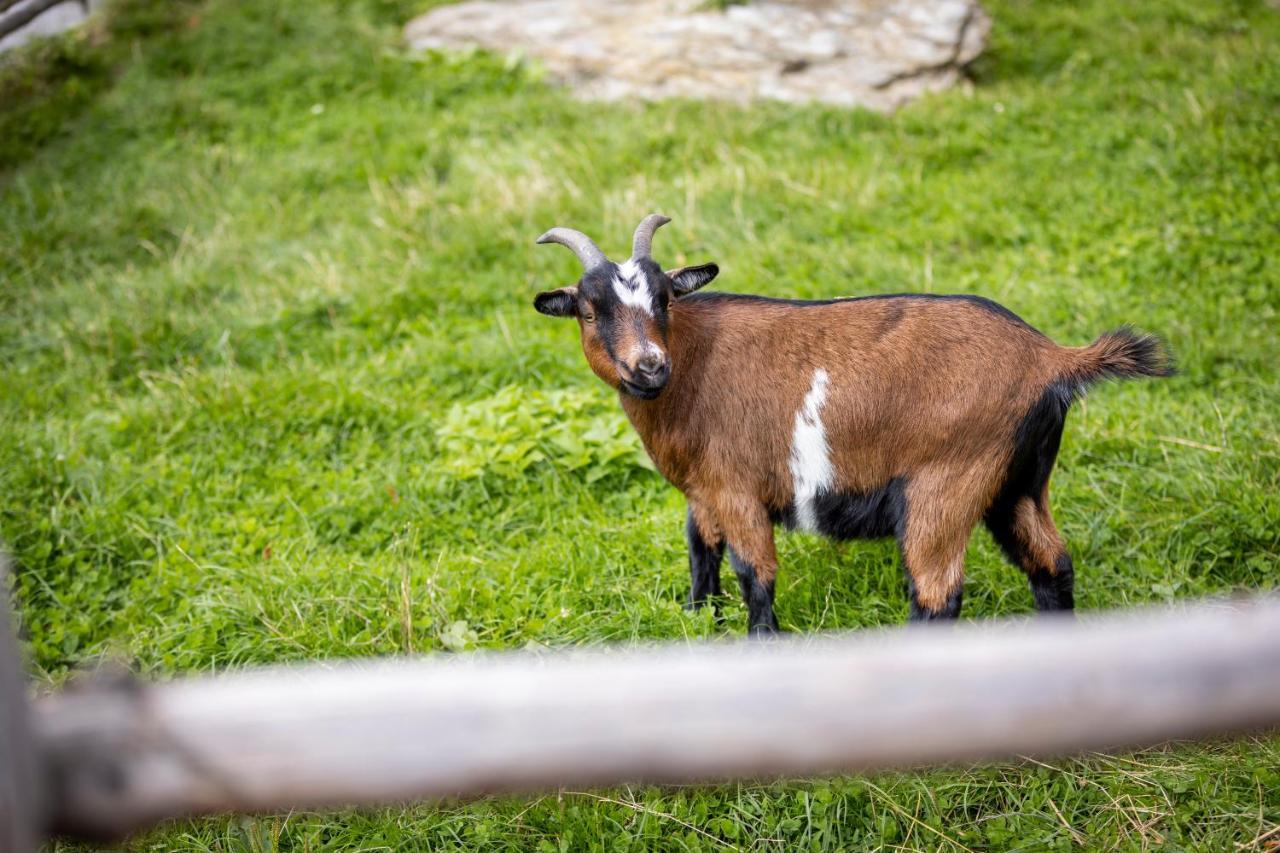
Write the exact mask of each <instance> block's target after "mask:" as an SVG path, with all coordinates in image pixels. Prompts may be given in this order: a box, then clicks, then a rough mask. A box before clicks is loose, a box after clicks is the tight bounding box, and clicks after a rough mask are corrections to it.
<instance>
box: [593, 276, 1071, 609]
mask: <svg viewBox="0 0 1280 853" xmlns="http://www.w3.org/2000/svg"><path fill="white" fill-rule="evenodd" d="M669 316H670V332H669V335H668V339H667V340H668V346H669V350H670V353H671V358H672V374H671V381H670V383H669V384H668V386H667V388H666V390H665V391H664V392H663V394H662V395H661V396H660V397H659V398H658V399H655V400H639V399H635V398H632V397H628V396H626V395H623V396H622V406H623V409H624V410H625V411H626V413H627V416H628V417H629V418H630V419H631V422H632V424H634V426H635V428H636V430H637V432H638V433H639V434H640V437H641V439H642V441H643V442H644V445H645V449H646V450H647V451H648V453H649V455H650V456H651V457H652V458H653V461H654V463H655V464H656V465H657V467H658V470H659V471H661V472H662V474H663V476H665V477H666V478H667V479H668V480H669V481H670V482H671V483H672V484H674V485H675V486H676V487H677V488H679V489H680V490H681V491H682V492H684V493H685V495H686V496H687V497H688V499H689V504H690V506H691V507H692V508H693V513H694V518H695V520H696V522H697V525H698V528H699V530H700V532H702V534H703V536H704V538H706V539H707V540H708V541H709V542H716V541H719V534H721V533H722V534H723V536H724V538H725V539H727V541H728V543H729V545H730V546H731V547H732V548H734V550H735V551H737V553H738V554H739V555H741V556H742V557H743V558H744V559H745V560H746V561H747V562H749V563H750V564H751V565H752V566H754V567H755V569H756V572H757V576H758V577H759V579H760V580H761V581H762V582H768V581H771V580H772V579H773V576H774V573H775V572H776V570H777V557H776V554H775V550H774V541H773V526H772V522H771V521H770V517H769V511H770V510H774V511H776V510H779V509H781V508H782V507H784V506H785V505H786V504H787V503H788V502H790V501H791V500H792V498H793V494H792V488H793V486H792V475H791V472H790V470H789V468H788V459H789V454H790V449H791V441H792V431H793V423H794V419H795V416H796V412H797V411H798V410H799V409H800V408H801V406H802V405H803V401H804V397H805V394H806V393H807V392H808V390H809V388H810V386H811V383H812V380H813V375H814V372H815V371H816V370H818V369H819V368H822V369H825V370H826V371H827V372H828V374H829V375H830V386H829V392H828V396H827V400H826V403H825V405H824V406H823V409H822V420H823V422H824V424H825V426H826V430H827V440H828V444H829V445H830V448H831V454H832V462H833V464H834V466H835V470H836V482H835V488H836V489H839V490H850V491H869V490H872V489H875V488H878V487H880V486H883V485H884V484H885V483H887V482H888V481H890V480H891V479H893V478H895V477H899V476H907V477H908V478H909V479H908V483H909V485H908V488H907V504H908V506H909V507H910V512H909V514H908V521H907V528H906V530H905V534H904V537H903V543H902V546H903V555H904V558H905V561H906V565H907V568H908V571H909V572H910V573H911V575H912V577H913V579H914V581H915V584H916V588H917V595H918V598H919V602H920V604H921V605H922V606H925V607H929V608H941V607H942V606H943V605H944V604H945V602H946V601H947V599H948V596H950V595H952V594H953V593H954V592H955V591H956V590H958V589H959V588H960V586H961V584H962V583H963V579H964V568H963V556H964V549H965V544H966V542H967V541H968V538H969V534H970V532H971V530H972V529H973V527H974V525H975V524H977V522H978V521H979V520H980V519H981V518H982V515H983V512H984V510H985V509H986V508H987V507H988V506H989V505H990V503H991V501H992V498H993V497H994V495H995V494H996V491H997V490H998V489H999V488H1000V486H1001V484H1002V481H1003V478H1004V475H1005V470H1006V465H1007V462H1008V459H1009V456H1010V453H1011V450H1012V447H1013V438H1014V431H1015V429H1016V427H1017V424H1018V421H1019V419H1020V418H1021V417H1022V415H1023V414H1024V413H1026V412H1027V411H1028V410H1029V409H1030V408H1031V406H1032V405H1033V403H1034V402H1035V401H1036V400H1037V399H1038V398H1039V397H1040V395H1041V394H1043V393H1044V391H1045V388H1046V387H1047V386H1048V385H1049V384H1050V383H1051V382H1053V381H1055V380H1056V379H1058V378H1059V377H1061V376H1062V375H1063V374H1064V373H1066V372H1069V371H1070V370H1071V369H1072V368H1073V367H1074V366H1075V365H1076V364H1077V362H1079V361H1081V360H1084V359H1088V358H1092V357H1094V353H1093V351H1092V349H1091V348H1083V349H1067V348H1063V347H1059V346H1057V345H1056V344H1054V343H1053V342H1052V341H1050V340H1048V339H1047V338H1045V337H1044V336H1043V335H1040V334H1039V333H1038V332H1035V331H1034V330H1032V329H1030V328H1029V327H1026V326H1024V325H1022V324H1020V323H1018V322H1017V321H1014V320H1012V319H1010V318H1007V317H1004V316H1001V315H999V314H997V313H995V312H993V311H992V310H990V309H989V308H986V307H983V306H981V305H978V304H974V303H971V302H967V301H962V300H946V301H944V300H929V299H912V298H895V299H866V300H849V301H844V302H835V303H831V304H826V305H820V306H797V305H791V304H786V303H781V302H763V301H751V300H741V301H738V300H715V301H712V300H697V299H687V300H677V301H676V302H674V303H673V304H672V307H671V309H670V315H669ZM586 340H587V339H586V338H584V341H586ZM585 345H586V348H587V357H588V360H589V361H591V363H592V366H593V368H596V365H597V364H598V363H599V362H598V360H597V357H596V356H595V355H594V354H593V353H594V348H593V346H592V345H591V344H590V343H589V342H588V343H586V344H585ZM602 367H604V365H602ZM610 369H611V366H609V367H605V370H604V372H603V373H602V371H601V370H600V369H596V372H597V373H598V374H601V375H602V376H604V377H605V378H606V380H607V379H608V376H607V374H608V372H609V370H610ZM610 384H614V385H615V386H616V381H615V382H611V383H610ZM1024 515H1025V516H1026V517H1025V519H1024V518H1023V517H1022V516H1020V519H1019V525H1018V530H1019V531H1022V534H1021V535H1024V536H1025V537H1026V538H1027V543H1028V545H1029V547H1030V549H1031V551H1032V553H1035V554H1036V555H1037V557H1041V555H1044V556H1043V557H1042V559H1043V560H1044V563H1043V564H1046V565H1049V566H1051V565H1052V556H1049V552H1050V551H1052V552H1053V553H1055V554H1056V553H1057V552H1058V551H1060V548H1061V545H1060V539H1059V538H1058V536H1057V531H1056V529H1054V528H1053V523H1052V519H1051V518H1049V516H1048V511H1047V509H1045V510H1044V511H1043V513H1042V514H1041V513H1039V511H1035V510H1033V511H1028V513H1024ZM1038 562H1039V560H1038Z"/></svg>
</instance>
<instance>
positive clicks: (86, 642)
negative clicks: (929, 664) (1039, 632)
mask: <svg viewBox="0 0 1280 853" xmlns="http://www.w3.org/2000/svg"><path fill="white" fill-rule="evenodd" d="M423 5H424V4H421V3H416V2H412V0H404V2H386V0H383V2H375V0H362V2H347V3H344V2H320V0H314V2H307V3H303V2H301V0H281V2H275V3H255V2H250V0H206V1H205V2H197V0H188V2H182V3H160V2H143V1H142V0H128V1H127V2H122V3H119V4H117V5H116V6H115V7H114V9H113V10H112V11H111V13H110V14H109V15H108V16H107V18H106V19H105V20H104V21H102V22H100V23H99V24H98V25H96V26H95V27H94V28H92V29H91V30H89V31H85V32H82V33H79V34H76V35H72V36H68V37H64V38H61V39H58V40H55V41H52V42H46V43H43V44H40V45H35V46H32V47H30V48H28V49H25V50H23V51H21V52H20V53H19V54H18V55H16V56H9V57H6V58H4V59H3V60H0V375H2V376H3V381H2V382H0V435H2V436H3V440H2V441H0V538H3V539H4V540H6V541H7V543H8V545H9V546H10V548H11V550H12V553H13V556H14V560H15V564H16V572H15V578H14V585H15V590H16V594H17V596H18V600H19V609H20V619H21V623H22V629H23V632H24V637H25V639H26V643H27V646H28V648H29V651H30V654H31V659H32V663H33V665H34V667H35V671H36V677H37V678H38V679H39V680H40V681H41V683H42V684H43V685H46V686H51V685H57V684H59V683H61V682H62V681H64V680H65V678H66V677H67V675H68V674H69V672H71V671H72V670H74V669H75V668H77V667H81V666H85V665H92V664H93V662H94V661H95V660H98V659H100V658H101V657H102V656H104V655H115V656H119V657H123V658H125V659H127V660H128V661H130V662H131V663H132V664H133V665H134V666H135V667H136V668H137V669H139V670H140V671H142V672H146V673H150V674H152V675H155V676H158V677H166V676H169V675H172V674H177V673H197V672H210V671H214V670H223V669H227V668H233V667H241V666H247V665H251V664H261V663H267V662H277V661H291V660H304V659H313V658H324V657H337V656H362V655H386V654H393V653H401V652H429V653H430V652H439V651H441V650H446V649H448V650H455V651H456V650H463V649H468V648H472V647H484V648H515V647H520V646H524V645H526V644H539V645H548V646H566V645H576V644H585V643H600V642H613V643H632V642H636V641H640V640H651V639H665V640H680V639H683V638H691V639H697V638H703V637H709V636H716V635H721V634H726V633H727V634H729V635H736V634H739V633H741V632H742V631H743V629H744V614H743V611H742V609H741V607H740V606H738V605H736V604H732V603H730V604H729V605H728V606H727V607H726V613H727V615H728V620H727V625H726V626H725V627H724V628H723V629H721V628H718V627H717V626H716V625H715V624H714V623H713V622H712V620H711V619H710V617H709V616H706V615H697V616H690V615H687V614H685V613H683V612H682V611H681V609H680V606H679V602H680V600H681V598H682V596H683V595H684V594H685V592H686V590H687V583H688V580H687V575H686V569H685V563H684V560H685V558H684V551H683V544H682V536H681V519H682V512H683V508H682V502H681V499H680V497H679V495H678V494H676V493H675V492H674V490H672V489H671V488H670V487H668V486H666V485H665V484H664V483H663V482H662V481H661V480H660V479H659V478H658V476H657V475H656V474H655V473H653V472H652V470H651V469H650V468H648V467H647V466H646V465H645V464H644V463H643V462H642V461H641V458H640V456H639V454H638V450H639V445H638V442H637V441H636V440H635V438H634V437H633V436H632V435H631V433H630V432H629V430H628V428H627V426H626V424H625V422H624V420H623V417H622V415H621V413H620V411H619V410H618V407H617V404H616V402H615V401H614V400H613V399H612V397H611V393H610V392H608V391H607V389H605V388H604V387H603V386H601V385H600V384H599V383H598V382H597V381H596V380H594V378H593V377H592V376H591V375H590V373H589V371H588V369H587V367H586V365H585V363H584V361H583V359H582V356H581V353H580V352H579V350H578V347H577V342H576V332H575V330H574V328H572V324H570V323H566V322H557V321H552V320H550V319H547V318H544V317H540V316H538V315H536V314H535V313H534V311H533V310H532V308H531V307H530V301H531V298H532V296H533V294H534V293H535V292H536V291H537V290H539V289H543V288H546V287H548V286H555V285H558V284H562V283H565V282H567V281H569V280H571V279H572V278H573V277H574V262H573V259H572V258H571V257H570V256H569V253H567V252H562V251H552V250H547V249H545V247H538V248H535V246H534V245H533V242H532V241H533V238H534V237H535V236H536V235H538V234H539V233H541V232H542V231H543V230H544V229H545V228H547V227H549V226H550V225H553V224H568V225H573V226H576V227H581V228H584V229H586V230H588V231H589V232H591V233H592V234H593V235H596V236H598V238H599V239H600V240H601V241H602V243H603V244H604V246H605V247H606V249H609V250H613V251H618V250H620V249H622V248H623V247H624V246H625V245H627V241H628V238H629V235H630V230H631V228H632V227H633V226H634V224H635V222H636V221H638V219H639V217H640V216H642V215H643V214H645V213H648V212H650V211H651V210H655V209H656V210H662V211H665V212H667V213H669V214H671V215H673V216H674V217H675V221H674V223H673V224H672V225H670V226H668V227H667V228H666V229H664V230H663V232H662V234H661V235H660V236H659V238H658V240H657V244H658V251H659V254H660V255H661V256H662V257H663V258H664V259H665V260H668V261H671V262H673V263H675V262H682V261H685V260H688V261H690V262H696V261H702V260H715V261H717V262H719V263H720V264H721V266H722V269H723V272H722V275H721V280H720V282H718V284H717V286H719V287H721V288H723V289H729V290H735V291H743V292H760V293H769V294H777V295H790V296H831V295H843V294H857V293H875V292H891V291H902V290H930V291H938V292H972V293H981V294H984V295H987V296H990V297H992V298H995V299H997V300H999V301H1001V302H1003V303H1004V304H1006V305H1008V306H1009V307H1010V308H1012V309H1013V310H1014V311H1016V312H1018V313H1019V314H1021V315H1022V316H1023V317H1025V318H1026V319H1027V320H1028V321H1030V322H1031V323H1033V324H1034V325H1036V326H1038V327H1039V328H1041V329H1043V330H1044V331H1046V332H1047V333H1049V334H1050V335H1051V336H1052V337H1054V338H1055V339H1057V340H1059V341H1060V342H1063V343H1069V344H1079V343H1083V342H1086V341H1088V340H1091V339H1092V338H1093V336H1094V335H1095V334H1096V333H1098V332H1099V331H1101V330H1103V329H1107V328H1111V327H1114V326H1116V325H1119V324H1120V323H1123V322H1133V323H1135V324H1137V325H1139V326H1140V327H1142V328H1144V329H1148V330H1151V331H1155V332H1158V333H1161V334H1162V335H1164V336H1166V337H1167V339H1168V340H1169V341H1170V343H1171V345H1172V347H1173V348H1174V350H1175V352H1176V354H1177V356H1178V358H1179V361H1180V364H1181V367H1182V369H1183V374H1182V376H1180V377H1179V378H1177V379H1175V380H1172V381H1164V382H1158V383H1156V382H1152V383H1129V384H1125V385H1115V386H1109V387H1104V388H1101V389H1099V390H1098V391H1097V392H1096V393H1094V394H1093V396H1091V397H1090V398H1089V400H1088V401H1087V404H1086V405H1083V406H1080V407H1079V408H1078V409H1077V410H1076V411H1075V412H1074V413H1073V415H1072V417H1071V419H1070V421H1069V423H1068V429H1067V435H1066V439H1065V444H1064V448H1063V452H1062V457H1061V461H1060V464H1059V468H1058V472H1057V475H1056V477H1055V480H1054V484H1055V504H1056V513H1057V517H1058V520H1059V522H1060V526H1061V528H1062V529H1063V532H1064V534H1065V536H1066V537H1067V539H1068V540H1069V543H1070V547H1071V550H1072V552H1073V554H1074V556H1075V558H1076V561H1077V566H1078V568H1079V572H1078V601H1079V604H1080V606H1081V607H1082V608H1084V609H1087V610H1092V609H1103V608H1112V607H1125V606H1132V605H1140V604H1144V603H1150V602H1164V601H1169V600H1174V599H1181V598H1184V597H1190V596H1198V595H1206V594H1222V593H1230V592H1234V591H1238V590H1256V589H1259V588H1274V587H1275V586H1276V585H1277V576H1278V570H1280V565H1278V559H1277V553H1278V552H1280V505H1278V502H1277V497H1276V495H1277V491H1278V487H1280V431H1278V427H1277V410H1278V406H1280V368H1278V366H1277V365H1278V364H1280V334H1278V332H1280V316H1278V315H1280V267H1278V264H1280V261H1278V258H1280V254H1278V253H1277V247H1278V246H1280V228H1278V226H1277V223H1278V222H1280V204H1278V202H1280V144H1278V141H1280V43H1278V39H1280V13H1277V12H1276V11H1275V10H1274V9H1271V8H1269V7H1268V6H1267V5H1266V4H1264V3H1262V2H1254V3H1244V2H1234V3H1233V2H1223V3H1215V4H1207V3H1202V2H1198V0H1178V1H1177V2H1161V3H1149V4H1142V6H1141V8H1137V7H1136V6H1132V7H1131V5H1130V4H1124V3H1115V2H1111V0H1091V2H1079V3H1073V4H1054V5H1049V4H1032V3H1030V2H1017V0H991V2H989V3H988V6H989V9H990V11H991V12H992V13H993V15H994V18H995V22H996V26H995V31H994V33H993V45H992V47H991V49H990V50H989V52H988V53H987V54H986V55H985V56H984V57H983V58H982V59H981V60H980V62H979V63H978V65H977V67H976V69H975V78H976V79H975V84H974V86H973V88H972V91H969V92H965V91H953V92H951V93H948V94H945V95H939V96H935V97H931V98H928V99H926V100H924V101H922V102H920V103H917V104H915V105H912V106H910V107H909V108H907V109H905V110H903V111H902V112H900V113H899V114H897V115H895V116H892V117H884V116H877V115H872V114H868V113H864V112H858V111H845V110H837V109H828V108H822V107H793V106H782V105H774V104H761V105H757V106H753V107H750V108H739V107H733V106H727V105H714V104H700V103H699V104H694V103H663V104H648V105H641V104H619V105H611V106H601V105H585V104H580V103H577V102H575V101H573V100H572V99H570V98H569V97H568V96H567V95H566V94H564V93H563V92H561V91H558V90H556V89H553V88H551V87H548V86H546V85H545V84H544V83H543V82H541V81H540V79H539V77H538V75H537V73H536V71H535V70H531V69H528V68H525V67H523V66H520V65H518V64H512V63H508V62H505V61H503V60H502V59H501V58H493V57H486V56H483V55H473V56H467V57H454V58H449V57H442V56H414V55H410V54H407V53H405V52H404V51H403V50H402V48H401V46H400V44H399V42H398V39H397V24H398V23H399V22H401V21H403V20H405V19H407V18H408V17H409V16H410V15H411V14H413V13H414V12H416V11H418V10H420V9H421V8H422V6H423ZM780 550H781V559H782V564H783V570H782V573H781V575H780V581H779V594H778V598H779V605H778V613H779V618H780V619H781V621H782V623H783V624H784V626H785V627H786V628H789V629H791V630H794V631H819V630H831V629H854V628H861V627H866V626H874V625H885V624H895V623H898V622H900V621H902V619H903V617H904V615H905V610H906V603H905V600H904V594H903V589H902V586H903V585H902V579H901V574H900V569H899V567H898V564H897V558H896V555H895V553H894V550H893V548H892V547H891V546H890V545H889V544H887V543H878V544H877V543H873V544H857V545H851V546H839V547H838V546H835V545H831V544H828V543H824V542H821V541H818V540H816V539H811V538H809V537H805V536H790V537H786V538H783V539H782V540H781V542H780ZM968 565H969V583H968V587H967V590H966V599H965V608H966V609H965V613H966V616H967V617H968V618H975V619H985V618H990V617H995V616H1002V615H1008V614H1019V613H1026V612H1028V611H1029V610H1030V606H1031V599H1030V594H1029V592H1028V590H1027V589H1026V584H1025V581H1024V580H1023V579H1022V577H1021V576H1020V574H1019V573H1018V572H1016V571H1015V570H1014V569H1012V568H1011V567H1009V566H1007V565H1006V564H1005V563H1004V562H1003V561H1002V560H1001V559H1000V557H999V555H998V553H997V551H996V549H995V548H994V546H993V544H992V543H991V541H990V539H989V537H987V536H986V534H985V533H982V534H979V535H977V536H975V537H974V541H973V543H972V545H971V548H970V553H969V562H968ZM761 712H762V713H767V709H762V711H761ZM1049 764H1051V765H1052V766H1045V765H1040V764H1035V763H1031V762H1011V763H1008V764H1002V765H996V766H989V767H973V768H957V769H949V770H934V771H928V772H920V773H903V774H887V775H878V776H874V777H871V778H866V779H862V778H842V779H833V780H828V781H808V782H787V783H776V784H765V783H751V784H748V783H743V784H737V785H726V786H719V787H710V788H637V789H632V788H627V789H622V790H616V791H610V792H597V793H559V794H552V795H549V796H545V797H540V798H526V799H520V798H508V799H499V800H494V801H484V802H478V803H472V804H464V805H445V806H443V807H441V806H419V807H412V808H400V807H397V808H392V809H384V810H381V811H372V812H365V813H353V814H311V813H294V814H292V815H290V816H288V817H287V818H286V817H285V816H278V817H272V816H267V817H261V818H254V819H244V820H241V819H233V818H217V819H210V820H201V821H191V822H179V823H175V824H171V825H168V826H166V827H163V828H160V829H157V830H155V831H154V832H151V833H149V834H146V835H144V836H142V837H140V838H138V839H137V840H136V841H135V842H133V843H132V844H131V845H129V847H130V848H131V849H136V850H144V849H145V850H152V849H170V848H173V849H184V850H264V849H282V850H291V849H297V850H339V849H354V848H359V849H381V848H383V847H385V848H395V849H425V848H436V847H448V846H466V847H475V848H487V849H532V848H536V849H544V850H554V849H586V848H592V849H609V850H622V849H643V848H650V847H662V848H677V849H683V848H688V849H710V848H714V847H719V846H724V845H728V846H731V847H739V846H741V847H748V848H788V849H790V848H794V847H805V848H809V849H815V850H817V849H861V848H880V847H884V848H895V849H896V848H900V847H901V848H909V849H935V848H947V849H950V848H956V847H961V846H964V847H969V848H981V849H989V850H1004V849H1032V850H1039V849H1048V848H1068V847H1072V846H1076V845H1082V846H1085V847H1088V848H1097V849H1139V848H1145V847H1148V846H1154V845H1157V844H1160V843H1161V842H1163V843H1164V844H1166V845H1168V846H1169V847H1170V848H1171V849H1231V846H1232V844H1233V843H1239V844H1244V845H1246V846H1250V847H1252V848H1258V849H1261V848H1262V847H1263V846H1264V842H1263V841H1255V839H1257V838H1258V837H1259V836H1260V835H1261V834H1263V833H1265V832H1267V831H1268V830H1270V829H1272V828H1274V827H1275V826H1276V825H1277V824H1278V823H1280V769H1278V768H1280V738H1277V737H1276V736H1274V735H1266V736H1258V737H1255V738H1250V739H1245V740H1242V741H1238V742H1234V743H1213V744H1200V745H1190V744H1183V745H1175V746H1170V747H1166V748H1161V749H1155V750H1147V751H1143V752H1140V753H1135V754H1131V755H1124V756H1102V755H1094V756H1087V757H1083V758H1079V759H1071V760H1061V761H1055V762H1049ZM602 798H603V799H602ZM1272 837H1273V838H1274V837H1275V836H1272ZM58 846H59V847H60V848H65V847H66V845H58Z"/></svg>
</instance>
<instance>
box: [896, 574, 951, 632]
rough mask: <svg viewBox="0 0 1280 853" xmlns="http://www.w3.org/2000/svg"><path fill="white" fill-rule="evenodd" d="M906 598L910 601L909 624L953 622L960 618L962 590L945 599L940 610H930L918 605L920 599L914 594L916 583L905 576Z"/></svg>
mask: <svg viewBox="0 0 1280 853" xmlns="http://www.w3.org/2000/svg"><path fill="white" fill-rule="evenodd" d="M907 591H908V597H909V598H910V599H911V613H910V615H909V616H908V617H907V618H908V620H909V621H911V622H935V621H939V620H954V619H959V618H960V604H961V603H962V602H963V600H964V588H963V587H960V588H958V589H957V590H956V591H955V592H953V593H951V595H950V596H948V597H947V603H946V604H945V605H943V607H942V609H941V610H932V609H930V608H928V607H925V606H923V605H922V604H921V603H920V597H919V595H918V594H917V593H916V582H915V581H914V580H912V579H911V577H910V575H908V576H907Z"/></svg>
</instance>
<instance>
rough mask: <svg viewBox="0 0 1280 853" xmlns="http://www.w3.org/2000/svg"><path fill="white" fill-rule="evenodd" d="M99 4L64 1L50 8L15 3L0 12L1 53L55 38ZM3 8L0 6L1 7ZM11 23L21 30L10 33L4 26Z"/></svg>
mask: <svg viewBox="0 0 1280 853" xmlns="http://www.w3.org/2000/svg"><path fill="white" fill-rule="evenodd" d="M100 2H101V0H88V2H82V0H64V2H61V3H55V4H52V5H51V4H49V3H47V2H42V0H18V2H17V3H13V4H12V5H9V7H8V8H6V9H5V10H4V11H3V12H0V53H4V52H5V51H6V50H10V49H12V48H15V47H17V46H18V45H20V44H25V43H27V42H28V41H30V40H31V39H33V38H36V37H37V36H51V35H57V34H58V33H60V32H62V31H64V30H69V29H71V28H72V27H75V26H79V25H80V24H82V23H84V21H85V19H86V18H88V17H89V13H90V11H91V10H92V9H93V7H95V6H97V5H98V4H99V3H100ZM5 5H6V4H4V3H2V2H0V6H5ZM33 15H34V17H32V16H33ZM14 21H20V22H21V26H19V27H18V28H17V29H12V30H11V28H10V26H6V24H9V23H10V22H14Z"/></svg>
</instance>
